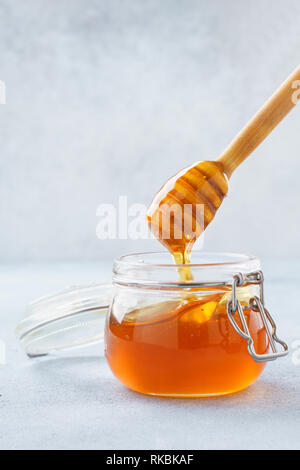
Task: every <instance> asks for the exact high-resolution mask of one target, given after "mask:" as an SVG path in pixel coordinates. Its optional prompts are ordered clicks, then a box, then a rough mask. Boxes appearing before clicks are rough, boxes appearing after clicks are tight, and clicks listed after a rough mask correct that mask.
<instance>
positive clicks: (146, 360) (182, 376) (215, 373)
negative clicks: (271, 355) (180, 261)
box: [105, 253, 269, 397]
mask: <svg viewBox="0 0 300 470" xmlns="http://www.w3.org/2000/svg"><path fill="white" fill-rule="evenodd" d="M151 256H152V255H151V254H145V255H139V256H138V255H136V256H134V255H132V256H128V257H124V258H123V259H121V261H120V260H119V261H117V262H116V265H115V269H114V272H115V285H116V294H115V298H114V301H113V303H112V307H111V311H110V314H109V316H108V318H107V322H106V332H105V337H106V358H107V361H108V363H109V366H110V368H111V370H112V371H113V373H114V374H115V376H116V377H117V378H118V379H119V380H120V381H121V382H123V383H124V384H125V385H127V386H128V387H129V388H131V389H133V390H135V391H138V392H141V393H145V394H151V395H160V396H178V397H189V396H191V397H200V396H202V397H205V396H217V395H226V394H230V393H234V392H237V391H239V390H242V389H244V388H246V387H248V386H249V385H250V384H252V383H253V382H254V381H255V380H256V379H257V378H258V377H259V376H260V374H261V373H262V371H263V369H264V367H265V364H264V363H257V362H255V361H254V360H253V359H252V357H250V355H249V352H248V348H247V342H246V341H245V339H244V338H242V337H241V336H240V335H239V334H238V333H237V332H236V331H235V329H234V328H233V327H232V324H231V323H230V321H229V318H228V315H227V312H226V306H227V302H228V300H229V299H230V296H231V287H230V282H231V276H232V273H233V272H234V271H235V270H236V269H239V270H240V271H243V270H247V269H248V268H251V267H255V268H258V267H259V261H258V260H257V259H250V258H249V259H248V258H247V257H245V258H241V259H239V257H238V256H236V257H235V258H234V257H233V259H232V260H231V258H230V255H228V256H227V258H226V256H225V258H226V259H227V260H228V261H226V262H223V261H222V262H217V258H216V256H217V255H209V254H204V253H195V258H196V259H201V260H202V264H197V265H195V264H194V265H191V266H190V267H191V270H192V272H193V277H194V280H193V281H190V283H187V287H186V288H183V287H182V283H178V278H177V270H176V266H175V265H169V264H163V261H166V260H167V258H166V254H163V253H161V254H159V255H157V256H156V258H158V259H159V260H160V264H152V262H151V263H149V260H151ZM153 256H154V255H153ZM135 258H137V259H138V261H137V262H132V260H133V259H135ZM209 258H210V259H211V260H212V261H213V262H212V263H207V261H208V260H209ZM223 259H224V256H223ZM213 279H215V280H216V283H215V286H214V282H213ZM199 280H200V281H205V280H206V281H208V282H202V283H203V284H207V285H209V287H194V285H195V282H198V281H199ZM220 280H221V281H222V282H220ZM200 284H201V283H200ZM221 284H222V286H221ZM198 285H199V283H198ZM256 292H257V286H256V285H249V286H247V285H246V286H244V287H241V288H240V289H239V291H238V298H239V299H240V302H241V305H243V306H244V307H245V310H244V315H245V318H246V321H247V325H248V328H249V331H250V334H251V337H252V338H253V341H254V347H255V350H256V351H257V353H258V354H266V353H268V351H269V339H268V336H267V334H266V331H265V328H264V324H263V321H262V318H261V316H260V314H259V312H257V311H255V310H252V309H250V308H249V309H247V308H246V306H247V305H249V302H250V299H251V298H252V297H253V296H254V295H255V293H256ZM237 324H238V325H239V326H240V327H241V328H242V325H241V323H240V321H239V320H238V319H237Z"/></svg>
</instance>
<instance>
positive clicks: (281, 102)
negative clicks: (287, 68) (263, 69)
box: [147, 66, 300, 279]
mask: <svg viewBox="0 0 300 470" xmlns="http://www.w3.org/2000/svg"><path fill="white" fill-rule="evenodd" d="M299 86H300V66H299V67H298V68H297V69H296V70H295V72H294V73H292V75H291V76H290V77H289V78H288V79H287V80H286V81H285V82H284V83H283V84H282V85H281V87H280V88H279V89H278V90H277V91H276V92H275V94H274V95H273V96H272V97H271V98H270V99H269V100H268V101H267V102H266V104H265V105H264V106H263V107H262V108H261V109H260V111H258V113H257V114H256V115H255V116H254V117H253V118H252V119H251V121H250V122H249V123H248V124H247V125H246V126H245V127H244V128H243V129H242V131H241V132H240V133H239V134H238V135H237V136H236V138H235V139H234V140H233V141H232V142H231V144H230V145H229V147H228V148H227V149H226V150H225V151H224V152H223V153H222V154H221V155H220V157H219V158H218V159H217V160H216V161H200V162H196V163H194V164H193V165H191V166H189V167H187V168H184V169H183V170H181V171H179V172H178V173H177V174H176V175H174V176H173V177H171V178H169V179H168V180H167V181H166V183H165V184H164V185H163V186H162V187H161V189H160V190H159V191H158V193H157V194H156V195H155V197H154V199H153V201H152V203H151V204H150V206H149V208H148V212H147V219H148V223H149V226H150V229H151V230H152V232H153V233H154V234H155V236H156V238H158V240H159V241H160V242H161V243H162V244H163V245H165V246H166V247H167V248H168V249H169V250H170V252H171V253H172V255H173V257H174V260H175V262H176V263H177V264H186V263H189V262H190V255H191V249H192V246H193V244H194V243H195V241H196V240H197V238H198V237H199V236H200V235H201V233H202V232H203V231H204V230H205V228H206V227H207V225H208V224H209V223H210V222H211V221H212V220H213V218H214V216H215V214H216V211H217V210H218V208H219V207H220V205H221V203H222V201H223V199H224V197H225V196H226V194H227V191H228V180H229V178H230V177H231V175H232V173H233V172H234V170H235V169H236V168H237V167H238V166H239V165H240V164H241V163H242V162H243V161H244V160H245V159H246V158H247V157H248V156H249V155H250V154H251V153H252V152H253V151H254V150H255V149H256V147H258V145H259V144H261V142H263V140H265V138H266V137H267V136H268V135H269V134H270V133H271V132H272V130H273V129H274V128H275V127H276V126H277V125H278V124H279V123H280V122H281V121H282V119H283V118H284V117H285V116H286V115H287V114H288V113H289V112H290V111H291V109H293V108H294V107H295V106H296V104H297V101H300V93H299V90H298V91H297V90H296V89H297V87H299ZM297 95H299V98H297ZM184 208H186V210H185V211H184ZM201 208H202V211H201ZM203 209H204V210H203ZM181 277H182V278H185V279H188V278H190V274H188V276H185V275H184V276H181Z"/></svg>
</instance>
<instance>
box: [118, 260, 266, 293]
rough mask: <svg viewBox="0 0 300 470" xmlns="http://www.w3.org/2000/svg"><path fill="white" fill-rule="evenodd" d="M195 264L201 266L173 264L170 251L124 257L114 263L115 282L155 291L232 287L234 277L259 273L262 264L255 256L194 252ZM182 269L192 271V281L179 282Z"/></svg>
mask: <svg viewBox="0 0 300 470" xmlns="http://www.w3.org/2000/svg"><path fill="white" fill-rule="evenodd" d="M164 260H166V262H163V261H164ZM193 260H195V261H197V260H198V262H194V263H191V264H189V265H186V264H175V263H172V264H171V257H170V253H169V252H167V251H159V252H157V251H156V252H145V253H136V254H128V255H124V256H121V257H120V258H118V259H116V260H115V262H114V266H113V274H114V276H113V281H114V283H115V284H121V285H122V284H123V285H131V286H133V285H135V286H138V287H142V286H147V287H150V286H154V287H156V288H161V287H172V286H174V287H185V288H188V287H195V286H203V285H230V284H232V281H233V276H234V275H236V274H238V273H242V274H249V273H251V272H256V271H258V270H260V260H259V258H258V257H256V256H254V255H246V254H239V253H224V252H204V251H194V252H193ZM180 269H190V270H191V272H192V279H191V280H188V281H184V282H183V283H182V282H179V278H178V271H179V270H180Z"/></svg>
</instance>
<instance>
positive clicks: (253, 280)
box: [227, 271, 289, 362]
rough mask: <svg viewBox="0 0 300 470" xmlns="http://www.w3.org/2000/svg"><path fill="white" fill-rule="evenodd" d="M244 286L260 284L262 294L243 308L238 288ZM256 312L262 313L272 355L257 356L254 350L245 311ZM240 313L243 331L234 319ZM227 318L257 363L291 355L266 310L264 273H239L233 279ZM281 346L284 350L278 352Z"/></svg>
mask: <svg viewBox="0 0 300 470" xmlns="http://www.w3.org/2000/svg"><path fill="white" fill-rule="evenodd" d="M244 284H259V289H260V294H259V297H257V296H254V297H253V298H252V299H251V300H250V302H249V305H247V306H245V307H242V305H241V303H240V301H239V300H238V298H237V287H241V286H243V285H244ZM250 309H251V310H255V311H257V312H259V313H260V316H261V319H262V322H263V324H264V327H265V330H266V333H267V336H268V338H269V341H270V346H271V349H272V353H268V354H257V353H256V351H255V348H254V342H253V338H252V337H251V335H250V331H249V328H248V324H247V321H246V317H245V314H244V310H250ZM236 312H238V315H239V318H240V320H241V324H242V329H241V328H240V327H239V326H238V324H237V323H236V321H235V319H234V315H235V314H236ZM227 316H228V318H229V320H230V323H231V324H232V326H233V328H234V329H235V331H236V332H237V333H238V334H239V335H240V336H241V337H242V338H244V339H245V340H246V341H247V343H248V351H249V354H250V356H251V357H252V358H253V359H254V361H255V362H268V361H275V360H276V359H278V358H279V357H283V356H286V355H287V354H288V353H289V348H288V345H287V344H286V343H285V342H284V341H282V340H280V339H279V338H278V336H277V332H276V328H277V327H276V323H275V321H274V319H273V318H272V317H271V315H270V313H269V312H268V310H267V309H266V308H265V304H264V276H263V273H262V271H255V272H252V273H250V274H246V275H243V274H242V273H237V274H236V275H235V276H234V277H233V282H232V298H231V299H230V300H228V302H227ZM278 344H280V345H281V346H282V348H283V350H282V351H278V349H277V345H278Z"/></svg>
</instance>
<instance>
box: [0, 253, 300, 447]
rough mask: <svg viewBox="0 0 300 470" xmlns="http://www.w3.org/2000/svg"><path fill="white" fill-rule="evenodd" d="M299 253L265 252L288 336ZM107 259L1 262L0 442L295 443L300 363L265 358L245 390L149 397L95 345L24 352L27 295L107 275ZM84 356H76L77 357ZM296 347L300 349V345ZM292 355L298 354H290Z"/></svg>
mask: <svg viewBox="0 0 300 470" xmlns="http://www.w3.org/2000/svg"><path fill="white" fill-rule="evenodd" d="M298 267H299V261H295V260H281V261H279V260H275V259H274V260H265V263H264V272H265V276H266V279H267V281H266V301H267V304H268V306H269V309H270V311H271V312H272V313H273V314H274V316H275V318H276V319H277V322H278V324H279V333H280V336H281V337H283V339H286V340H287V341H288V342H289V344H290V345H292V344H293V342H294V341H295V340H300V313H299V308H300V305H299V281H300V273H299V270H298ZM110 269H111V266H110V263H104V262H100V261H99V262H98V263H93V264H48V265H30V264H28V265H22V266H18V265H14V266H13V265H9V266H2V267H1V268H0V282H1V291H0V296H1V297H0V300H1V310H0V340H1V341H4V342H5V344H6V352H7V361H6V362H7V363H6V365H0V449H168V450H171V449H247V448H249V449H257V448H258V449H299V448H300V364H299V365H297V364H296V362H297V361H295V359H297V356H296V350H295V349H292V350H291V354H290V356H289V357H288V358H285V359H282V360H278V361H277V362H274V363H270V364H269V365H268V366H267V368H266V370H265V372H264V373H263V375H262V376H261V378H260V379H259V380H258V382H257V383H256V384H254V385H253V386H252V387H250V388H249V389H248V390H246V391H244V392H242V393H239V394H236V395H233V396H229V397H225V398H217V399H167V398H154V397H147V396H143V395H140V394H137V393H134V392H132V391H130V390H128V389H127V388H125V387H124V386H123V385H121V384H120V383H119V382H118V381H117V380H116V379H115V378H114V377H113V375H112V374H111V372H110V370H109V368H108V366H107V365H106V363H105V359H104V356H103V348H102V347H101V345H98V346H93V347H90V349H86V350H85V351H83V350H81V351H78V352H77V353H76V355H77V356H76V355H75V356H74V355H73V356H65V357H59V358H57V357H54V358H53V357H52V358H51V357H49V358H46V359H39V360H29V359H27V357H26V356H25V355H24V353H23V352H22V351H21V350H20V348H19V346H18V343H17V341H16V340H15V337H14V328H15V326H16V324H17V323H18V321H19V320H20V319H21V318H22V316H23V313H24V306H25V304H26V303H27V302H28V301H30V300H32V299H34V298H36V297H38V296H40V295H42V294H47V293H51V292H52V291H55V290H57V289H60V288H62V287H65V286H67V285H70V284H74V283H80V282H83V283H85V282H89V281H95V280H100V281H101V280H104V279H105V278H109V273H110ZM80 356H81V357H80ZM299 356H300V354H299ZM293 359H294V360H293Z"/></svg>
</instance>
